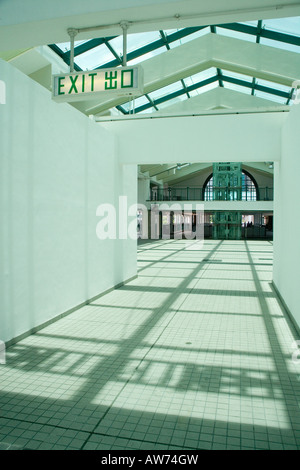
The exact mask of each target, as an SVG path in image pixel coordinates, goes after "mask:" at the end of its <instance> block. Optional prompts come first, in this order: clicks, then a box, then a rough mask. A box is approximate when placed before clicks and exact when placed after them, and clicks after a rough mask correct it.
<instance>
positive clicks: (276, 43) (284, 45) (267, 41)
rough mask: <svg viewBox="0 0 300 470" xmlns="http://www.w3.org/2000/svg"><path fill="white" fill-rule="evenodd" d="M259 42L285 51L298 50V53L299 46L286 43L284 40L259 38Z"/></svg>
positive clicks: (299, 50) (299, 51)
mask: <svg viewBox="0 0 300 470" xmlns="http://www.w3.org/2000/svg"><path fill="white" fill-rule="evenodd" d="M260 43H261V44H264V45H265V46H271V47H276V48H277V49H284V50H285V51H291V52H298V53H300V47H299V46H295V45H294V44H288V43H286V42H281V41H274V40H273V39H268V38H260Z"/></svg>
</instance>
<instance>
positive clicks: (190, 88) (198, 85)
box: [135, 75, 219, 113]
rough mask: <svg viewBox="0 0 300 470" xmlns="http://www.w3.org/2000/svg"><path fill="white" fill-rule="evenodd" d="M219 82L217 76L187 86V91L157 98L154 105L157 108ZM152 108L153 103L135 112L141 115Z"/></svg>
mask: <svg viewBox="0 0 300 470" xmlns="http://www.w3.org/2000/svg"><path fill="white" fill-rule="evenodd" d="M217 80H219V77H218V76H217V75H215V76H213V77H210V78H207V79H206V80H203V81H201V82H197V83H193V85H190V86H187V87H186V88H185V89H184V88H181V89H180V90H177V91H174V92H173V93H170V94H168V95H166V96H162V97H161V98H157V99H156V100H153V104H154V106H157V105H159V104H161V103H164V102H165V101H169V100H172V99H173V98H177V97H178V96H181V95H184V94H185V93H186V92H190V91H193V90H196V89H197V88H201V87H203V86H205V85H209V84H210V83H213V82H216V81H217ZM151 106H152V105H151V103H146V104H143V105H142V106H139V107H138V108H136V109H135V112H136V113H140V112H141V111H145V110H146V109H149V108H151Z"/></svg>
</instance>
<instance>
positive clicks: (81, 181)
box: [0, 61, 136, 341]
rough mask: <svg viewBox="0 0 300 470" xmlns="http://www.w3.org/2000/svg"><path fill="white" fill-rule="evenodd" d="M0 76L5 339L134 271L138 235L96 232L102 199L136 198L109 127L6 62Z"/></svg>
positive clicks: (0, 299)
mask: <svg viewBox="0 0 300 470" xmlns="http://www.w3.org/2000/svg"><path fill="white" fill-rule="evenodd" d="M0 77H1V80H4V81H5V83H6V104H5V105H0V129H1V139H0V157H1V159H0V162H1V173H0V174H1V182H0V186H1V193H0V207H1V228H0V247H1V248H0V250H1V251H0V260H1V266H0V276H1V291H0V339H1V340H4V341H8V340H11V339H12V338H15V337H17V336H19V335H21V334H23V333H24V332H27V331H29V330H30V329H32V328H34V327H36V326H38V325H40V324H42V323H44V322H46V321H48V320H50V319H52V318H53V317H55V316H57V315H59V314H61V313H64V312H66V311H68V310H69V309H72V308H73V307H75V306H77V305H79V304H81V303H83V302H85V301H86V300H87V299H90V298H92V297H94V296H96V295H98V294H100V293H102V292H103V291H105V290H106V289H109V288H111V287H113V286H115V285H116V284H118V283H121V282H122V281H124V280H126V279H128V278H130V277H132V276H134V275H135V274H136V259H135V252H136V242H135V241H132V240H119V241H116V240H102V241H100V240H99V239H98V238H97V236H96V224H97V222H98V218H97V217H96V209H97V207H98V205H99V204H101V203H111V204H116V203H117V202H118V196H119V195H120V194H121V195H122V194H127V195H128V196H129V202H130V203H133V202H135V200H136V166H135V165H133V166H130V165H121V164H120V163H119V162H118V160H117V157H116V155H117V147H116V142H115V139H114V137H113V136H112V134H111V133H110V132H108V131H106V130H105V129H103V128H102V127H101V126H99V125H97V124H95V123H94V122H92V121H91V120H90V119H88V118H87V117H86V116H84V115H83V114H81V113H79V112H78V111H77V110H75V109H74V108H72V107H71V106H69V105H68V104H57V103H55V102H53V101H52V100H51V96H50V93H49V92H48V91H47V90H45V89H44V88H43V87H42V86H40V85H39V84H37V83H36V82H34V81H33V80H31V79H30V78H28V77H27V76H25V75H23V74H22V73H21V72H20V71H18V70H17V69H15V68H14V67H12V66H11V65H9V64H8V63H6V62H3V61H0ZM125 180H126V182H124V181H125ZM124 249H125V251H126V256H125V255H124V256H123V252H124Z"/></svg>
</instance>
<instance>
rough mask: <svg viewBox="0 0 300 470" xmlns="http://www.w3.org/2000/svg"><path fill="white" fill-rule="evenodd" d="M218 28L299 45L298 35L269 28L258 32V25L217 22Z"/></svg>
mask: <svg viewBox="0 0 300 470" xmlns="http://www.w3.org/2000/svg"><path fill="white" fill-rule="evenodd" d="M215 26H218V27H219V28H225V29H231V30H232V31H238V32H240V33H245V34H252V35H253V36H257V35H258V34H259V35H260V37H264V38H266V39H272V40H273V41H280V42H285V43H287V44H294V45H295V46H300V36H293V35H291V34H286V33H279V32H277V31H271V30H270V29H264V28H263V29H261V31H260V33H258V27H256V26H250V25H246V24H241V23H225V24H217V25H215Z"/></svg>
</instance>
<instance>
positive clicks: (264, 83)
mask: <svg viewBox="0 0 300 470" xmlns="http://www.w3.org/2000/svg"><path fill="white" fill-rule="evenodd" d="M256 83H257V84H258V85H262V86H266V87H268V88H275V89H276V90H281V91H285V92H286V93H290V91H291V87H288V86H285V85H281V84H279V83H275V82H269V81H267V80H261V79H260V78H258V79H257V80H256Z"/></svg>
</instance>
